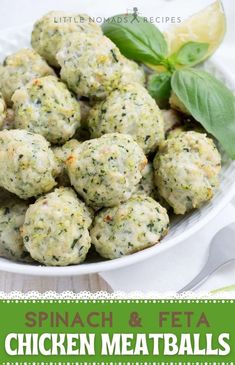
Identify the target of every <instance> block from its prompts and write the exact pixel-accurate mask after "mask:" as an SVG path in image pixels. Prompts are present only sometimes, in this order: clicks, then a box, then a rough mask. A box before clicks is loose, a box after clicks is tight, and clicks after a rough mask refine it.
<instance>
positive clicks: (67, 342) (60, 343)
mask: <svg viewBox="0 0 235 365" xmlns="http://www.w3.org/2000/svg"><path fill="white" fill-rule="evenodd" d="M120 315H121V312H120V313H118V312H117V311H116V312H115V311H90V312H87V313H86V314H84V313H82V311H81V312H69V311H64V312H63V311H58V312H57V311H55V312H54V311H50V312H46V311H27V312H26V313H25V314H24V326H25V329H26V330H25V333H23V332H11V333H8V334H7V335H6V336H5V344H4V345H5V352H6V354H7V355H10V356H20V355H22V356H23V355H27V356H38V355H43V356H53V355H67V356H68V355H69V356H111V357H113V358H114V359H117V357H118V358H119V359H120V356H125V357H126V356H128V357H133V356H136V357H137V356H141V358H142V357H143V356H146V357H147V356H155V357H156V356H157V357H159V356H173V357H174V359H175V356H179V357H182V356H192V355H193V356H196V357H197V356H213V355H214V356H226V355H228V354H229V353H230V351H231V347H230V334H229V333H227V332H220V333H219V332H218V331H216V332H214V331H213V323H211V322H210V319H209V317H208V315H207V314H206V313H205V312H194V311H192V310H184V311H159V312H157V311H155V312H154V315H153V316H152V318H149V314H148V313H147V311H146V312H145V314H144V315H143V312H142V313H141V312H139V311H132V312H130V311H128V313H125V315H124V317H126V326H125V328H123V331H122V332H120V331H117V327H118V326H116V325H117V323H118V321H119V317H120ZM149 320H151V323H152V325H153V327H155V328H156V331H152V330H151V331H150V330H149V328H148V326H147V323H148V322H149ZM31 330H32V331H31ZM68 330H69V332H68ZM29 331H30V332H29Z"/></svg>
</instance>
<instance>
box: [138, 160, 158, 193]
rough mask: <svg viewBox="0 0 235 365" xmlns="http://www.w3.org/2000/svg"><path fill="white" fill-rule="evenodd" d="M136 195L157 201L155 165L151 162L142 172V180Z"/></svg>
mask: <svg viewBox="0 0 235 365" xmlns="http://www.w3.org/2000/svg"><path fill="white" fill-rule="evenodd" d="M136 193H137V194H139V195H141V194H143V195H146V196H151V197H152V198H153V199H155V195H156V186H155V183H154V170H153V164H152V163H151V162H148V163H147V165H146V166H145V168H144V169H143V171H142V179H141V180H140V182H139V184H138V185H137V187H136Z"/></svg>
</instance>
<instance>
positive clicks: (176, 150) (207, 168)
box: [154, 131, 221, 214]
mask: <svg viewBox="0 0 235 365" xmlns="http://www.w3.org/2000/svg"><path fill="white" fill-rule="evenodd" d="M154 169H155V184H156V186H157V188H158V191H159V193H160V195H161V196H162V197H163V198H164V199H165V200H166V201H167V202H168V204H169V205H170V206H171V207H172V208H173V209H174V212H175V213H176V214H185V213H186V212H188V211H190V210H191V209H193V208H198V207H200V206H201V205H202V204H203V203H204V202H206V201H208V200H210V199H211V198H212V197H213V195H214V192H215V190H216V188H217V187H218V185H219V172H220V169H221V157H220V154H219V152H218V151H217V149H216V146H215V144H214V142H213V141H212V139H210V138H208V137H207V136H206V135H205V134H202V133H198V132H193V131H190V132H181V133H179V134H178V135H176V137H172V138H169V139H167V140H166V141H165V142H164V143H163V144H162V145H161V148H160V150H159V152H158V153H157V155H156V157H155V159H154Z"/></svg>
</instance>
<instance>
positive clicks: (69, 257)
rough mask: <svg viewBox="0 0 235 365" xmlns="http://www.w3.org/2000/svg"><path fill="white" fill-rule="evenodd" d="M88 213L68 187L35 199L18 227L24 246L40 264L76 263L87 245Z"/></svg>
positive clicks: (84, 255) (83, 253)
mask: <svg viewBox="0 0 235 365" xmlns="http://www.w3.org/2000/svg"><path fill="white" fill-rule="evenodd" d="M91 222H92V220H91V217H90V213H89V211H88V210H87V208H86V206H85V204H84V203H83V202H82V201H80V200H79V199H78V198H77V196H76V194H75V192H74V191H73V190H72V189H71V188H59V189H56V190H55V191H54V192H52V193H49V194H47V195H45V196H43V197H41V198H39V199H38V200H37V201H36V202H35V203H34V204H32V205H30V207H29V209H28V210H27V212H26V216H25V222H24V225H23V228H22V236H23V240H24V244H25V247H26V248H27V250H28V251H29V252H30V254H31V256H32V257H33V258H34V259H35V260H37V261H39V262H41V263H42V264H44V265H48V266H49V265H51V266H66V265H71V264H79V263H81V262H83V261H84V260H85V258H86V255H87V252H88V250H89V248H90V245H91V238H90V235H89V231H88V228H89V226H90V225H91Z"/></svg>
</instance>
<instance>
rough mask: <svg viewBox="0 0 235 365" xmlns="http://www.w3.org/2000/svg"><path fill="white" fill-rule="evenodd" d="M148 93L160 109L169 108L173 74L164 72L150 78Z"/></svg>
mask: <svg viewBox="0 0 235 365" xmlns="http://www.w3.org/2000/svg"><path fill="white" fill-rule="evenodd" d="M148 91H149V93H150V95H151V96H152V97H153V98H154V99H155V100H156V102H157V104H158V106H159V107H160V108H165V107H167V106H168V104H169V98H170V95H171V74H170V73H169V72H163V73H161V74H154V75H152V76H150V78H149V81H148Z"/></svg>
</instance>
